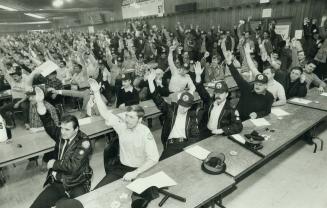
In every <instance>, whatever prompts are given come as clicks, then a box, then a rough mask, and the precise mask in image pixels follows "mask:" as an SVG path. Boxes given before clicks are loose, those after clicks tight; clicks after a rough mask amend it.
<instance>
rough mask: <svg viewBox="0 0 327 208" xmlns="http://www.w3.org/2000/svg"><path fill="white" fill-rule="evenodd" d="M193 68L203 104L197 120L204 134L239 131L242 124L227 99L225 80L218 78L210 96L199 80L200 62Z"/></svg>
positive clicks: (227, 90) (226, 133)
mask: <svg viewBox="0 0 327 208" xmlns="http://www.w3.org/2000/svg"><path fill="white" fill-rule="evenodd" d="M194 68H195V74H196V85H195V86H196V90H197V92H198V93H199V95H200V97H201V99H202V101H203V104H204V110H203V112H202V115H203V117H202V118H201V120H200V121H199V123H200V124H201V126H202V127H203V130H204V132H203V133H204V135H205V136H209V135H210V133H211V134H223V135H231V134H237V133H239V132H241V131H242V129H243V126H242V122H241V119H240V117H239V116H240V115H239V113H238V111H237V110H235V109H234V108H233V107H232V106H231V103H230V101H229V100H228V99H227V97H228V95H229V89H228V86H227V84H226V82H225V81H224V80H220V81H218V82H217V83H216V84H215V89H214V95H213V97H212V98H211V97H210V94H209V93H208V92H207V90H206V89H205V88H204V86H203V84H202V82H201V74H202V73H203V68H201V64H200V62H197V63H196V64H195V67H194ZM201 129H202V128H201Z"/></svg>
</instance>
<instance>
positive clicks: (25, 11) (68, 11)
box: [0, 8, 113, 14]
mask: <svg viewBox="0 0 327 208" xmlns="http://www.w3.org/2000/svg"><path fill="white" fill-rule="evenodd" d="M101 11H108V12H113V11H112V10H111V9H109V8H73V9H38V10H36V9H34V10H17V11H7V10H0V13H2V14H7V13H9V14H19V13H33V14H36V13H78V12H101Z"/></svg>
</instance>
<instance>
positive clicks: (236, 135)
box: [232, 134, 245, 144]
mask: <svg viewBox="0 0 327 208" xmlns="http://www.w3.org/2000/svg"><path fill="white" fill-rule="evenodd" d="M232 137H233V138H234V139H235V140H236V141H239V142H241V143H242V144H245V139H244V137H242V136H241V135H239V134H233V135H232Z"/></svg>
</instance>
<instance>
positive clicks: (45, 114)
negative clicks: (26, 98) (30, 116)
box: [35, 87, 60, 142]
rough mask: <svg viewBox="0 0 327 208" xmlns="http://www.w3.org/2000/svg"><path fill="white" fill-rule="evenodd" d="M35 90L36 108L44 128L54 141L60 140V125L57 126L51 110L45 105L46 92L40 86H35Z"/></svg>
mask: <svg viewBox="0 0 327 208" xmlns="http://www.w3.org/2000/svg"><path fill="white" fill-rule="evenodd" d="M35 92H36V96H35V100H36V110H37V112H38V114H39V115H40V119H41V121H42V124H43V126H44V129H45V131H46V132H47V134H48V135H49V136H50V137H51V138H52V139H53V140H54V141H56V142H59V139H60V127H58V126H56V124H55V122H54V121H53V119H52V118H51V115H50V112H49V111H47V109H46V107H45V105H44V93H43V91H42V90H41V89H40V88H39V87H35Z"/></svg>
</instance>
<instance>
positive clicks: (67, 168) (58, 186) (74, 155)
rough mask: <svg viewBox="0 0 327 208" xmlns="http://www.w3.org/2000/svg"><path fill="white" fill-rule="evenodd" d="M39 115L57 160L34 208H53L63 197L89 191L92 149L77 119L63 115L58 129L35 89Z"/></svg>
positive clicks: (40, 95)
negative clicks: (53, 147) (51, 140)
mask: <svg viewBox="0 0 327 208" xmlns="http://www.w3.org/2000/svg"><path fill="white" fill-rule="evenodd" d="M35 91H36V96H35V100H36V102H37V112H38V113H39V115H40V118H41V120H42V123H43V125H44V128H45V131H46V132H47V134H48V135H49V136H50V137H51V138H52V139H53V140H54V141H55V142H56V145H55V151H57V153H58V154H57V155H56V157H55V158H56V159H55V158H52V159H51V160H49V162H48V164H47V168H48V169H49V173H48V177H47V180H46V182H45V186H46V188H45V189H44V190H43V191H42V192H41V194H40V195H39V196H38V197H37V198H36V199H35V201H34V202H33V204H32V205H31V208H51V207H54V206H55V204H56V203H57V202H58V201H59V200H60V199H63V198H75V197H78V196H80V195H82V194H85V193H86V192H88V191H89V190H90V186H91V178H92V174H93V171H92V168H91V167H90V164H89V162H90V156H91V154H92V147H91V143H90V141H89V139H88V137H87V136H86V135H85V134H84V133H83V132H81V131H80V130H79V124H78V120H77V118H76V117H75V116H71V115H68V116H64V117H62V119H61V125H60V127H58V126H56V125H55V123H54V121H53V120H52V118H51V116H50V113H49V111H48V110H47V109H46V107H45V105H44V94H43V92H42V90H41V89H40V88H35Z"/></svg>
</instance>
